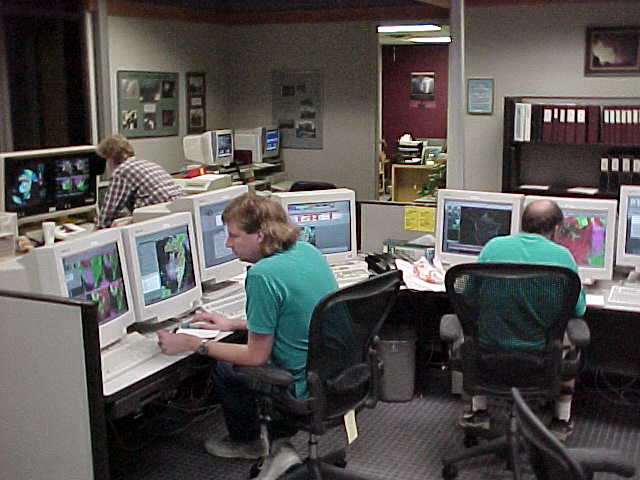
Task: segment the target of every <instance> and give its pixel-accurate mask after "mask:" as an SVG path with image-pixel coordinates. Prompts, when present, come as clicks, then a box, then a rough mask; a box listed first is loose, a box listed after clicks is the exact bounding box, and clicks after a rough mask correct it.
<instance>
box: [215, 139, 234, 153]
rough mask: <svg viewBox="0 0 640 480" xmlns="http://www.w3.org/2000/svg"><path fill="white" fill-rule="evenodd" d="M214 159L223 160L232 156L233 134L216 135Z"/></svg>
mask: <svg viewBox="0 0 640 480" xmlns="http://www.w3.org/2000/svg"><path fill="white" fill-rule="evenodd" d="M216 143H217V148H216V157H217V158H225V157H230V156H231V155H233V134H232V133H218V134H217V135H216Z"/></svg>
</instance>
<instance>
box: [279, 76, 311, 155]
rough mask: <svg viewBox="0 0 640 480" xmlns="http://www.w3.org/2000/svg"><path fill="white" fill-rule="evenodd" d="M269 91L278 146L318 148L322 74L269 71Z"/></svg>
mask: <svg viewBox="0 0 640 480" xmlns="http://www.w3.org/2000/svg"><path fill="white" fill-rule="evenodd" d="M271 91H272V115H273V121H274V123H275V124H276V125H278V127H279V128H280V138H281V141H280V144H281V147H283V148H300V149H322V74H321V73H319V72H273V73H272V90H271Z"/></svg>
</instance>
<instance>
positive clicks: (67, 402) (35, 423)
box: [0, 290, 109, 480]
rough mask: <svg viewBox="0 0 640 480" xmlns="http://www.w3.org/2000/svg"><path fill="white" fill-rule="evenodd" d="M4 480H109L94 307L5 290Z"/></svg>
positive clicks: (0, 304) (0, 408) (0, 364)
mask: <svg viewBox="0 0 640 480" xmlns="http://www.w3.org/2000/svg"><path fill="white" fill-rule="evenodd" d="M0 311H1V312H2V315H1V320H0V388H1V389H2V394H1V395H0V412H2V414H1V419H2V420H1V426H0V451H2V452H3V458H4V460H3V461H2V468H1V469H0V478H1V479H3V480H4V479H7V480H9V479H17V478H25V479H26V478H37V479H40V480H46V479H51V480H59V479H63V478H66V479H71V478H82V479H93V480H103V479H108V478H109V466H108V454H107V434H106V424H105V416H104V406H103V403H102V379H101V375H100V370H99V369H100V365H99V356H98V355H99V342H98V325H97V314H96V313H97V312H96V308H95V306H94V304H92V303H90V302H84V301H76V300H69V299H65V298H60V297H53V296H44V295H30V294H22V293H16V292H9V291H4V290H0Z"/></svg>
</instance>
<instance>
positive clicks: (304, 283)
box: [245, 241, 338, 398]
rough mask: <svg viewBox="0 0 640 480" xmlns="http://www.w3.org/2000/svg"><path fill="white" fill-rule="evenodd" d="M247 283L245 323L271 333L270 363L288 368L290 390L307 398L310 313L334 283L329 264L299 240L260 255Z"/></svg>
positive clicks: (335, 284)
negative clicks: (306, 373)
mask: <svg viewBox="0 0 640 480" xmlns="http://www.w3.org/2000/svg"><path fill="white" fill-rule="evenodd" d="M245 288H246V292H247V307H246V310H247V328H248V329H249V330H250V331H252V332H254V333H261V334H273V335H274V339H273V347H272V350H271V358H270V362H271V363H272V364H274V365H276V366H278V367H280V368H284V369H286V370H288V371H289V372H291V373H292V374H293V376H294V378H295V381H294V383H293V385H292V393H293V394H294V395H295V396H296V397H297V398H304V397H306V395H307V383H306V377H305V366H306V363H307V351H308V344H309V322H310V320H311V314H312V312H313V309H314V307H315V306H316V304H317V303H318V301H319V300H320V299H321V298H322V297H324V296H325V295H326V294H327V293H329V292H333V291H334V290H336V289H337V288H338V284H337V283H336V280H335V278H334V276H333V273H332V272H331V269H330V268H329V264H328V263H327V261H326V260H325V258H324V257H323V256H322V254H321V253H320V251H319V250H318V249H316V248H315V247H314V246H312V245H310V244H309V243H306V242H302V241H298V242H296V243H295V244H294V245H293V246H292V247H291V248H289V249H288V250H283V251H280V252H277V253H274V254H273V255H271V256H269V257H264V258H262V259H260V260H258V262H256V264H255V265H254V266H253V267H251V268H250V269H249V271H248V272H247V279H246V283H245Z"/></svg>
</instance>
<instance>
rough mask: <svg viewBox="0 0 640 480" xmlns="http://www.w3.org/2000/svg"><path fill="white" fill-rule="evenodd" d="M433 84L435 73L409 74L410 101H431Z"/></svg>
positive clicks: (433, 91) (433, 92)
mask: <svg viewBox="0 0 640 480" xmlns="http://www.w3.org/2000/svg"><path fill="white" fill-rule="evenodd" d="M435 83H436V74H435V72H411V99H412V100H433V99H434V94H435Z"/></svg>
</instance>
